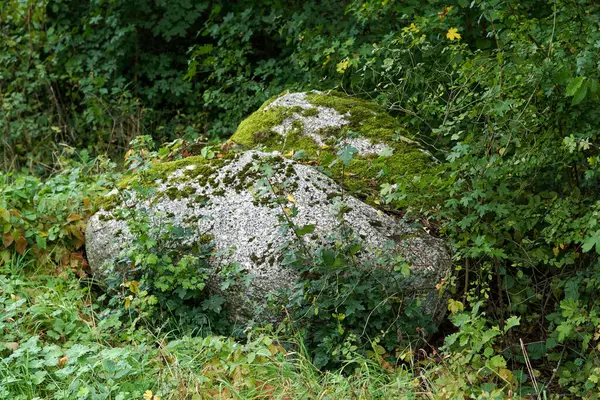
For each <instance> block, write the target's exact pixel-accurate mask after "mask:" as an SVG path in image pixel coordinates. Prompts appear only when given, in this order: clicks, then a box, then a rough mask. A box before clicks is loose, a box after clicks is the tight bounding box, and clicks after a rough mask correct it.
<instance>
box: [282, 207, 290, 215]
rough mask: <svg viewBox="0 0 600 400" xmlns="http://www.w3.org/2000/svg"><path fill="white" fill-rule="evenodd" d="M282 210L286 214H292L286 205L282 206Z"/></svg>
mask: <svg viewBox="0 0 600 400" xmlns="http://www.w3.org/2000/svg"><path fill="white" fill-rule="evenodd" d="M283 211H285V213H286V214H287V215H291V214H292V210H290V209H289V208H287V207H284V208H283Z"/></svg>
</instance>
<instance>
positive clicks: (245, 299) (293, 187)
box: [86, 151, 450, 323]
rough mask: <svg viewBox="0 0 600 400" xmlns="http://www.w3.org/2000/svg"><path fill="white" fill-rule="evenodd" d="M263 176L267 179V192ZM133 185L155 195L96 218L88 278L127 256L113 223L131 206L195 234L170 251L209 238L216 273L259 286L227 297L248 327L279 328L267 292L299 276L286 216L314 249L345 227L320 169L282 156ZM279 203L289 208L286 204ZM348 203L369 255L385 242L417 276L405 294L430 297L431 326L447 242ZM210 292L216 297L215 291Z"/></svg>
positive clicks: (171, 166)
mask: <svg viewBox="0 0 600 400" xmlns="http://www.w3.org/2000/svg"><path fill="white" fill-rule="evenodd" d="M260 166H266V168H267V169H261V168H259V167H260ZM266 170H269V171H271V175H270V176H269V177H268V185H265V173H266V172H265V171H266ZM129 182H137V183H138V184H144V185H147V186H151V187H152V190H148V191H146V192H144V193H143V194H138V195H136V196H138V198H135V199H129V200H126V201H125V203H122V204H118V202H116V201H114V200H113V201H112V202H111V203H110V204H111V208H110V209H103V210H100V211H99V212H98V213H96V214H95V215H94V216H93V217H92V218H91V219H90V221H89V222H88V226H87V229H86V239H87V243H86V250H87V254H88V259H89V263H90V267H91V269H92V272H94V273H95V275H96V276H99V277H101V276H102V275H103V266H105V265H106V264H105V263H106V262H111V261H113V260H115V259H116V258H117V257H118V256H119V254H120V252H121V251H122V250H124V249H126V248H127V246H128V243H129V240H127V239H128V238H130V232H129V229H128V224H127V221H124V220H119V219H117V218H114V217H115V215H116V214H117V211H118V210H119V208H120V207H133V208H135V209H137V210H139V211H140V212H144V213H146V214H147V215H148V216H149V217H150V219H151V220H155V221H156V222H155V223H165V219H166V220H167V222H169V223H170V224H173V225H182V226H185V227H186V228H187V229H189V230H190V231H191V232H192V234H191V235H190V236H189V237H187V238H186V239H185V241H183V242H181V243H177V242H174V243H171V244H170V245H172V246H180V247H181V248H182V249H186V248H188V247H189V246H190V245H191V244H193V243H194V242H195V241H200V240H202V238H203V237H206V235H210V237H211V238H212V241H213V243H214V245H215V250H216V253H217V254H219V257H217V258H216V259H215V271H217V270H218V269H220V268H223V267H226V266H228V265H232V264H238V265H239V266H240V267H241V268H242V270H244V271H246V272H247V273H248V274H250V275H251V276H252V277H253V278H252V280H251V284H250V286H249V287H248V289H247V290H242V291H239V292H234V293H226V295H225V297H226V298H227V301H228V306H229V310H230V316H231V317H232V318H233V319H234V320H237V321H238V322H242V323H243V322H245V321H248V319H250V318H256V319H258V320H263V321H264V320H273V319H276V318H277V312H273V311H272V310H271V311H268V312H266V313H265V312H262V311H261V313H259V314H258V315H256V313H255V306H256V305H259V307H258V309H261V310H262V309H263V308H265V306H266V298H267V295H268V294H269V293H273V292H277V291H280V290H284V289H287V288H290V287H291V286H292V285H293V284H294V283H295V282H296V280H297V273H296V271H294V270H291V269H289V268H287V267H286V266H285V265H282V258H283V255H282V245H283V244H284V243H285V242H286V241H288V240H292V239H294V238H293V237H291V236H289V235H290V234H289V233H288V234H286V235H284V234H282V231H281V229H280V224H281V216H282V212H285V211H284V210H285V208H292V207H293V208H295V209H296V210H297V214H296V215H295V216H294V218H293V222H294V224H296V225H297V226H307V225H314V232H312V234H311V235H307V236H305V237H303V240H305V241H306V245H307V246H308V247H309V248H313V249H314V248H316V247H318V246H319V245H321V244H323V243H326V242H327V238H328V237H329V236H330V235H331V234H332V232H335V231H336V230H337V229H338V228H339V224H340V221H339V219H338V216H339V213H338V212H337V211H336V204H337V203H338V202H337V201H336V198H337V197H339V195H340V194H341V193H342V192H343V190H342V188H341V187H340V186H339V185H338V184H337V183H336V182H335V181H334V180H332V179H331V178H329V177H327V176H326V175H324V174H322V173H321V172H319V171H318V170H317V169H315V168H313V167H311V166H308V165H304V164H301V163H298V162H295V161H293V160H288V159H285V158H284V157H282V156H281V155H280V154H279V153H275V154H273V153H266V152H261V151H247V152H244V153H239V154H233V155H230V156H228V157H227V158H226V159H222V160H204V159H192V160H189V159H186V160H181V161H177V162H173V163H165V164H161V165H160V166H157V167H155V168H152V169H150V170H149V171H146V172H144V174H143V175H142V176H138V177H134V178H133V179H132V180H130V181H129ZM121 190H126V189H125V188H121ZM288 195H289V196H288ZM112 196H119V195H118V194H116V193H113V194H112ZM282 198H283V199H286V200H285V201H287V202H288V203H289V204H281V199H282ZM344 204H346V206H347V210H346V211H345V213H344V216H343V217H344V223H345V224H346V225H347V227H349V228H351V230H352V231H353V232H354V233H355V234H356V235H358V237H360V238H361V240H362V241H363V242H364V243H365V248H366V249H369V251H372V252H377V251H379V250H382V249H383V248H384V246H385V244H386V243H393V244H394V246H395V248H396V250H397V251H398V252H400V253H401V254H402V255H403V256H404V257H405V258H406V259H407V260H408V261H409V262H410V263H411V265H412V266H413V271H414V274H415V277H418V279H415V280H414V281H413V283H412V284H410V285H409V286H410V287H408V290H414V291H416V292H424V293H425V297H426V300H425V301H424V306H423V307H424V310H426V312H427V313H429V314H430V315H432V317H435V316H436V315H438V314H439V313H440V312H442V310H443V309H444V304H443V301H442V300H441V299H439V297H437V295H436V293H435V289H434V286H435V283H437V282H438V281H439V280H440V279H441V278H442V277H443V276H444V275H446V274H447V273H448V270H449V268H450V263H449V259H448V253H447V251H446V249H445V247H444V245H443V243H442V242H441V241H439V240H437V239H434V238H432V237H429V236H427V235H426V234H424V233H423V232H418V231H415V230H414V229H412V228H410V227H408V226H407V225H405V224H402V223H399V221H397V220H395V219H394V218H392V217H390V216H388V215H385V214H383V213H381V212H380V211H379V210H377V209H376V208H374V207H372V206H370V205H368V204H366V203H364V202H362V201H360V200H359V199H357V198H355V197H352V196H345V198H344ZM386 248H387V247H386ZM378 249H379V250H378ZM182 251H185V250H182ZM211 290H215V291H219V288H218V285H213V287H212V289H211Z"/></svg>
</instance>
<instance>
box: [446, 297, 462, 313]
mask: <svg viewBox="0 0 600 400" xmlns="http://www.w3.org/2000/svg"><path fill="white" fill-rule="evenodd" d="M464 309H465V306H464V305H463V303H461V302H460V301H456V300H452V299H450V301H448V311H450V312H451V313H452V314H456V313H457V312H462V311H463V310H464Z"/></svg>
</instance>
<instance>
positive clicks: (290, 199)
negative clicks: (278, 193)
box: [285, 194, 296, 203]
mask: <svg viewBox="0 0 600 400" xmlns="http://www.w3.org/2000/svg"><path fill="white" fill-rule="evenodd" d="M285 198H286V199H287V200H288V201H289V202H290V203H295V202H296V199H295V198H294V196H292V195H291V194H288V195H287V196H286V197H285Z"/></svg>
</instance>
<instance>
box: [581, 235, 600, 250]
mask: <svg viewBox="0 0 600 400" xmlns="http://www.w3.org/2000/svg"><path fill="white" fill-rule="evenodd" d="M594 247H595V248H596V252H597V253H600V231H596V232H594V234H593V235H592V236H590V237H588V238H586V239H585V240H584V241H583V245H582V246H581V250H582V251H583V252H584V253H587V252H588V251H590V250H592V249H593V248H594Z"/></svg>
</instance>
